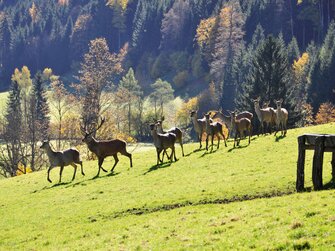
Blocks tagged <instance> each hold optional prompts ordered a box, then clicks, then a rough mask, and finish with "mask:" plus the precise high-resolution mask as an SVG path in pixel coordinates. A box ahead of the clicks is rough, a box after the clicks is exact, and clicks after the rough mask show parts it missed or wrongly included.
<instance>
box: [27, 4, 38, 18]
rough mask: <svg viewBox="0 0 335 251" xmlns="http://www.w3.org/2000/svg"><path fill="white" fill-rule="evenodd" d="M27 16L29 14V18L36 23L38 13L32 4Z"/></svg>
mask: <svg viewBox="0 0 335 251" xmlns="http://www.w3.org/2000/svg"><path fill="white" fill-rule="evenodd" d="M29 14H30V17H31V20H32V21H33V23H36V22H37V21H38V19H39V13H38V8H37V6H36V4H35V3H34V2H33V4H32V6H31V8H29Z"/></svg>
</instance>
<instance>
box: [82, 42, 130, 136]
mask: <svg viewBox="0 0 335 251" xmlns="http://www.w3.org/2000/svg"><path fill="white" fill-rule="evenodd" d="M126 52H127V49H126V47H124V48H123V49H121V50H120V53H119V54H115V53H113V54H112V53H110V52H109V48H108V45H107V42H106V39H104V38H97V39H94V40H92V41H91V42H90V48H89V52H88V53H86V54H85V55H84V61H83V62H82V64H81V72H80V76H79V79H80V84H78V85H76V88H77V90H78V91H79V93H80V94H81V95H82V97H83V100H82V119H83V120H84V122H85V124H86V126H87V127H88V130H91V129H92V128H93V127H94V126H95V125H96V124H97V122H98V118H99V115H101V113H102V109H103V108H104V106H108V103H106V102H109V103H110V100H109V101H106V102H105V103H103V102H102V99H101V98H102V93H103V91H104V90H106V88H108V87H111V86H112V84H113V77H115V75H117V74H120V73H121V72H122V65H121V63H122V61H123V58H124V56H125V54H126Z"/></svg>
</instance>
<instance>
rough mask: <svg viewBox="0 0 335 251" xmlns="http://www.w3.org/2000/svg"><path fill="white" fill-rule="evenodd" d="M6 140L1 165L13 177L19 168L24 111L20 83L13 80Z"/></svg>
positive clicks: (8, 105) (6, 119)
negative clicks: (22, 109)
mask: <svg viewBox="0 0 335 251" xmlns="http://www.w3.org/2000/svg"><path fill="white" fill-rule="evenodd" d="M5 121H6V124H5V132H4V140H5V144H6V146H7V147H6V148H5V150H3V149H2V151H1V154H0V166H1V168H2V171H3V174H4V175H5V176H6V177H7V175H9V176H11V177H13V176H15V175H16V171H17V170H18V168H19V163H20V161H21V160H22V159H21V156H22V155H21V151H22V128H21V125H22V124H21V121H22V112H21V93H20V87H19V85H18V83H17V82H16V81H15V80H14V81H13V82H12V86H11V90H10V92H9V97H8V101H7V111H6V115H5Z"/></svg>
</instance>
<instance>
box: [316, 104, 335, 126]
mask: <svg viewBox="0 0 335 251" xmlns="http://www.w3.org/2000/svg"><path fill="white" fill-rule="evenodd" d="M330 122H335V107H334V105H333V104H332V103H330V102H327V103H322V104H321V105H320V108H319V111H318V113H317V114H316V116H315V123H317V124H326V123H330Z"/></svg>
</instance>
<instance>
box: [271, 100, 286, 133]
mask: <svg viewBox="0 0 335 251" xmlns="http://www.w3.org/2000/svg"><path fill="white" fill-rule="evenodd" d="M274 102H275V103H276V105H277V112H276V114H277V118H276V124H277V130H276V132H275V135H276V134H277V132H278V131H279V130H281V135H284V136H285V135H286V132H287V120H288V112H287V110H286V109H285V108H282V107H281V105H282V103H283V99H280V100H274Z"/></svg>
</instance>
